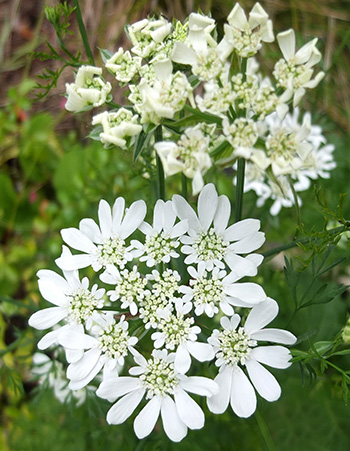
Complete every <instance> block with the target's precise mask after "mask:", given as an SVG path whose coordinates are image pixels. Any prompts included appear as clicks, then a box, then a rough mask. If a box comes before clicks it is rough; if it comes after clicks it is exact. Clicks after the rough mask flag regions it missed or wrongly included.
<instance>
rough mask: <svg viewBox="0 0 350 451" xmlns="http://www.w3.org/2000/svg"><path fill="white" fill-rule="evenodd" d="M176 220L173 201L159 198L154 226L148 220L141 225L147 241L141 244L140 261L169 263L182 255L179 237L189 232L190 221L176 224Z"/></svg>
mask: <svg viewBox="0 0 350 451" xmlns="http://www.w3.org/2000/svg"><path fill="white" fill-rule="evenodd" d="M175 221H176V213H175V211H174V207H173V203H172V202H171V201H167V202H164V201H163V200H161V199H159V200H158V201H157V203H156V205H155V207H154V212H153V227H152V226H151V225H149V224H148V223H147V222H143V223H142V224H141V225H140V227H139V229H140V230H141V232H143V233H144V234H145V235H146V239H145V243H144V244H143V245H141V246H139V249H140V255H142V256H141V257H140V261H141V262H143V261H144V262H146V265H147V266H148V267H152V266H155V265H158V264H159V263H161V262H163V263H169V262H170V260H171V259H172V258H178V257H179V256H180V254H179V253H178V252H177V248H178V247H179V245H180V241H179V237H181V236H182V235H183V234H184V233H186V232H187V229H188V222H187V221H186V220H184V221H180V222H178V223H177V224H175ZM136 246H137V243H135V247H136Z"/></svg>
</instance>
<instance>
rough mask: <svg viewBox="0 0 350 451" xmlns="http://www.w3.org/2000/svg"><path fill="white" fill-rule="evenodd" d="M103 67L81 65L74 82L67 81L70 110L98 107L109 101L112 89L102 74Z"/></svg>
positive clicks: (67, 105) (66, 106)
mask: <svg viewBox="0 0 350 451" xmlns="http://www.w3.org/2000/svg"><path fill="white" fill-rule="evenodd" d="M101 74H102V69H101V68H100V67H94V66H81V67H80V68H79V70H78V72H77V75H76V77H75V82H74V83H67V84H66V90H67V102H66V105H65V108H66V110H68V111H75V112H77V111H82V110H85V109H87V108H92V107H98V106H101V105H103V104H104V103H105V102H106V101H107V97H108V95H109V94H110V92H111V90H112V86H111V84H110V83H109V82H107V83H106V82H104V81H103V80H102V78H101V77H100V75H101Z"/></svg>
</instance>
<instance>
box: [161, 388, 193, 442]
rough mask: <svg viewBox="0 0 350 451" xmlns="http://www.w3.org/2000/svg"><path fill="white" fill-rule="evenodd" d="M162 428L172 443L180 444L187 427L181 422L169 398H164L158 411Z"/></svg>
mask: <svg viewBox="0 0 350 451" xmlns="http://www.w3.org/2000/svg"><path fill="white" fill-rule="evenodd" d="M160 413H161V416H162V422H163V428H164V431H165V433H166V435H167V436H168V437H169V438H170V440H172V441H173V442H180V441H181V440H182V439H183V438H184V437H186V434H187V426H186V425H185V424H184V422H183V421H181V419H180V417H179V414H178V413H177V410H176V406H175V403H174V401H173V400H172V399H171V398H170V396H168V395H166V396H164V398H163V400H162V405H161V410H160Z"/></svg>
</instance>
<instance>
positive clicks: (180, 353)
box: [174, 344, 191, 374]
mask: <svg viewBox="0 0 350 451" xmlns="http://www.w3.org/2000/svg"><path fill="white" fill-rule="evenodd" d="M174 366H175V369H176V370H177V371H178V372H179V373H182V374H185V373H186V372H187V371H188V370H189V369H190V366H191V356H190V354H189V352H188V351H187V349H186V348H185V346H184V345H182V344H181V345H180V346H179V347H178V348H177V350H176V354H175V361H174Z"/></svg>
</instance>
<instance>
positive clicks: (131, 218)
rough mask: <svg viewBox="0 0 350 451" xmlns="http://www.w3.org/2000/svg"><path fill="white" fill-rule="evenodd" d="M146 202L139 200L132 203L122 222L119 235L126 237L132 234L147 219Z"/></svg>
mask: <svg viewBox="0 0 350 451" xmlns="http://www.w3.org/2000/svg"><path fill="white" fill-rule="evenodd" d="M145 216H146V203H145V201H143V200H138V201H136V202H134V203H133V204H131V206H130V208H129V209H128V210H127V212H126V214H125V217H124V219H123V222H122V223H121V226H120V230H119V235H120V237H121V238H123V239H125V238H127V237H128V236H130V235H131V234H132V233H133V232H134V231H135V230H136V229H137V228H138V226H139V225H140V224H141V222H142V221H143V220H144V219H145Z"/></svg>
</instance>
